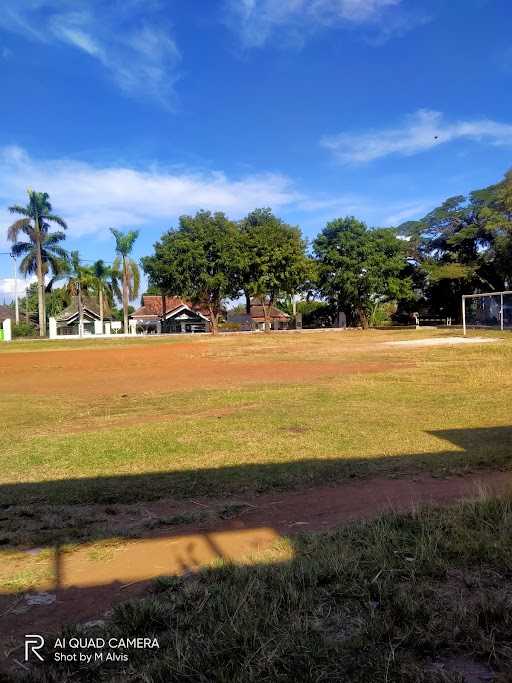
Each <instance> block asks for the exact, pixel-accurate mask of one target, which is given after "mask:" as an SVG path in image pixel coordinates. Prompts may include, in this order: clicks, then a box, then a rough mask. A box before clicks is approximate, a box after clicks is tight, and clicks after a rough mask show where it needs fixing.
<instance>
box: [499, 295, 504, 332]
mask: <svg viewBox="0 0 512 683" xmlns="http://www.w3.org/2000/svg"><path fill="white" fill-rule="evenodd" d="M500 326H501V331H502V332H503V292H501V294H500Z"/></svg>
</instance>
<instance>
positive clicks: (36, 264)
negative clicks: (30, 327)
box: [7, 190, 67, 337]
mask: <svg viewBox="0 0 512 683" xmlns="http://www.w3.org/2000/svg"><path fill="white" fill-rule="evenodd" d="M9 211H10V213H12V214H17V215H19V216H21V218H19V219H18V220H17V221H15V222H14V223H13V224H12V225H11V226H10V227H9V228H8V231H7V237H8V239H9V240H10V241H11V242H13V243H14V244H13V247H12V252H13V254H14V255H16V256H23V260H22V261H21V264H20V271H21V272H22V273H24V274H28V273H30V274H32V273H35V274H36V276H37V294H38V311H39V335H40V336H41V337H44V336H45V335H46V307H45V296H44V292H45V276H46V275H47V273H48V272H50V271H51V272H52V273H53V274H54V275H55V274H58V273H59V272H60V273H62V271H63V263H64V262H65V260H66V257H67V254H66V251H65V250H64V249H63V248H62V247H61V246H60V244H59V243H60V242H62V241H63V240H64V239H65V234H64V233H63V232H62V231H57V232H50V227H51V223H56V224H57V225H59V226H60V227H61V228H63V229H64V230H65V229H66V228H67V225H66V222H65V221H64V219H62V218H61V217H60V216H57V215H56V214H54V213H53V209H52V205H51V204H50V197H49V195H48V194H47V193H46V192H34V191H33V190H28V204H27V205H26V206H20V205H18V204H14V205H13V206H10V207H9ZM20 235H24V236H26V237H27V238H28V239H27V240H26V241H22V242H20V241H19V238H20Z"/></svg>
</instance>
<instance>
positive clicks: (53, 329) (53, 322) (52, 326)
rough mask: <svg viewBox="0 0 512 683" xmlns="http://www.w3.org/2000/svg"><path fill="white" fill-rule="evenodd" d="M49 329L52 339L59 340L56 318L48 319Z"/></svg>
mask: <svg viewBox="0 0 512 683" xmlns="http://www.w3.org/2000/svg"><path fill="white" fill-rule="evenodd" d="M48 327H49V336H50V339H57V321H56V320H55V318H51V317H50V318H48Z"/></svg>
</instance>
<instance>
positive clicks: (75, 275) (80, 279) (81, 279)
mask: <svg viewBox="0 0 512 683" xmlns="http://www.w3.org/2000/svg"><path fill="white" fill-rule="evenodd" d="M68 274H69V279H68V284H67V290H68V292H69V293H70V294H71V296H76V298H77V303H78V334H79V335H80V336H82V335H83V332H84V307H83V299H82V295H83V293H84V292H87V290H88V288H89V287H90V286H91V285H92V284H93V278H92V274H91V272H90V270H89V269H88V268H85V267H84V266H82V265H80V255H79V253H78V251H72V252H71V259H70V269H69V270H68Z"/></svg>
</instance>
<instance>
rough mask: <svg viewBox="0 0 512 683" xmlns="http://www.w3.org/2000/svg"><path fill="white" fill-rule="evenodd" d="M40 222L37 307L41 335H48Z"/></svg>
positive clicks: (37, 230) (37, 225) (37, 233)
mask: <svg viewBox="0 0 512 683" xmlns="http://www.w3.org/2000/svg"><path fill="white" fill-rule="evenodd" d="M40 237H41V235H40V232H39V224H38V222H37V221H36V238H37V249H36V267H37V309H38V313H39V336H40V337H46V307H45V300H44V275H43V258H42V255H41V240H40Z"/></svg>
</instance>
